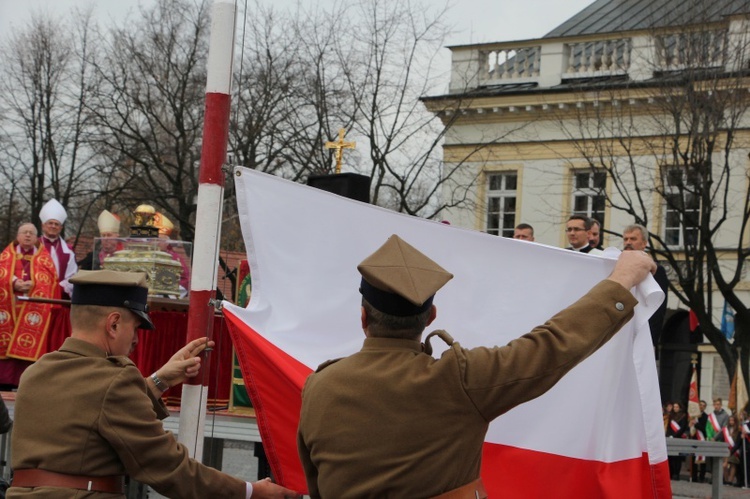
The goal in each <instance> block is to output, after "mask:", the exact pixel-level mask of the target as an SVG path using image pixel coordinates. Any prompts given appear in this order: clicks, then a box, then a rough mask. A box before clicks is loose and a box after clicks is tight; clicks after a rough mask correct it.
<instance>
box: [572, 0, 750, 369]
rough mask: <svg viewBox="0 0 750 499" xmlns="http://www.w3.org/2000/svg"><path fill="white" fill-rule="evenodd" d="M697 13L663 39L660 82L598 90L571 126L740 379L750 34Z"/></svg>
mask: <svg viewBox="0 0 750 499" xmlns="http://www.w3.org/2000/svg"><path fill="white" fill-rule="evenodd" d="M690 6H691V7H690V8H689V9H688V8H686V9H685V11H684V12H682V11H681V12H680V13H679V14H680V15H681V16H683V17H681V18H680V20H679V21H680V22H679V23H675V22H672V23H666V24H667V25H671V26H678V28H676V29H660V30H659V31H654V32H653V33H652V34H651V38H652V40H653V41H654V44H655V45H654V48H655V51H654V54H653V55H654V57H655V60H652V61H651V63H652V64H653V66H652V67H650V71H651V73H653V74H654V76H655V78H654V80H652V81H649V82H648V83H642V82H641V83H635V84H634V83H632V82H629V83H625V84H622V83H613V84H612V85H610V86H609V89H607V90H599V91H594V92H592V91H591V90H590V89H588V90H587V100H588V101H591V99H592V98H593V100H595V101H596V102H597V103H598V106H596V107H591V106H588V107H585V108H581V109H578V111H577V116H576V117H575V119H572V120H571V119H569V118H570V116H564V117H561V119H560V125H561V129H562V130H564V131H565V133H566V134H567V135H568V138H569V139H570V140H571V141H572V142H573V143H574V144H575V145H576V147H577V149H578V151H579V153H580V155H581V157H583V158H585V159H586V161H587V162H588V164H589V166H590V168H591V169H592V170H594V171H605V172H606V173H607V175H608V178H609V179H610V186H611V190H607V189H602V190H601V195H603V196H605V197H606V200H607V203H608V204H609V205H610V206H611V207H612V208H613V209H615V210H619V211H623V212H625V213H627V214H628V215H630V216H631V217H632V219H633V221H634V222H637V223H640V224H643V225H644V226H646V227H649V228H650V229H652V232H651V233H650V236H651V240H652V245H653V248H654V251H653V253H654V257H655V258H656V259H658V260H659V261H661V262H662V263H664V264H665V265H666V266H668V268H669V270H670V279H671V281H672V282H671V290H672V292H674V294H675V296H677V298H678V299H679V300H680V302H682V303H683V304H684V305H685V306H686V307H688V308H689V309H690V310H692V311H693V312H695V314H696V315H697V317H698V320H699V321H700V327H701V331H702V332H703V334H705V336H706V338H707V339H708V340H709V341H710V342H711V344H712V345H714V346H715V347H716V350H717V352H718V353H719V355H720V356H721V358H722V360H723V361H724V364H725V366H726V369H727V371H728V373H729V375H730V378H731V377H732V376H733V375H734V372H735V370H736V366H737V357H738V355H739V354H740V348H741V353H742V356H743V360H744V362H743V363H742V364H743V365H745V366H747V365H748V362H747V361H748V355H750V315H748V314H749V311H748V306H747V303H746V302H745V301H743V299H742V296H741V295H742V292H743V291H742V284H741V283H742V281H743V280H744V279H745V278H746V267H745V263H746V260H747V257H748V255H749V254H750V251H749V250H748V247H747V238H748V222H749V221H750V184H749V183H748V169H747V164H748V163H747V162H748V152H750V141H748V140H747V133H748V128H749V127H750V121H749V118H750V116H748V112H747V111H748V105H749V104H750V98H749V96H748V86H747V76H748V73H749V71H748V70H749V69H750V68H749V67H748V61H749V60H750V57H749V56H750V50H748V49H749V48H750V39H749V38H748V36H749V35H750V33H748V32H747V27H746V26H745V25H743V24H736V25H735V24H730V23H729V22H728V21H726V20H717V22H713V21H714V20H713V19H706V18H705V17H701V18H696V17H695V16H696V13H697V16H703V15H704V14H705V13H706V12H711V11H710V10H706V9H703V8H701V6H703V7H705V5H703V2H699V1H696V2H692V3H690ZM688 14H692V15H693V17H691V18H687V17H685V16H687V15H688ZM742 26H745V30H744V31H743V30H742V29H736V28H741V27H742ZM659 27H662V28H663V25H662V26H659ZM582 95H583V94H582ZM655 205H656V206H658V207H657V208H656V209H654V206H655ZM654 219H657V220H659V222H658V223H654V221H655V220H654ZM657 227H659V228H660V229H657ZM717 298H719V299H720V300H721V302H719V303H718V304H717V303H715V301H716V299H717ZM724 300H726V303H728V304H729V305H731V306H732V308H733V309H734V310H735V311H736V316H735V328H736V329H735V335H734V339H733V342H730V341H729V340H728V339H727V337H726V336H725V335H724V334H723V333H722V331H721V327H720V320H721V318H720V317H717V315H718V314H716V313H715V310H717V308H718V307H717V305H718V306H721V304H722V302H723V301H724ZM744 376H745V381H746V382H747V373H744Z"/></svg>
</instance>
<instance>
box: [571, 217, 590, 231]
mask: <svg viewBox="0 0 750 499" xmlns="http://www.w3.org/2000/svg"><path fill="white" fill-rule="evenodd" d="M571 220H581V221H583V228H584V229H586V230H591V219H590V218H589V217H587V216H586V215H571V216H570V218H568V222H570V221H571Z"/></svg>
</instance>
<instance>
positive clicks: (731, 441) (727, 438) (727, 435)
mask: <svg viewBox="0 0 750 499" xmlns="http://www.w3.org/2000/svg"><path fill="white" fill-rule="evenodd" d="M721 433H722V434H723V435H724V442H726V444H727V447H729V450H732V447H734V439H733V438H732V434H731V433H729V428H728V427H726V426H725V427H724V428H722V429H721Z"/></svg>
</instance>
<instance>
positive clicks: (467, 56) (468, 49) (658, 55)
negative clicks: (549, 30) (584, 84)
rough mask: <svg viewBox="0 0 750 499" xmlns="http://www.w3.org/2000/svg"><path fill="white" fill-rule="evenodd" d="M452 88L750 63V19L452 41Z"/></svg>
mask: <svg viewBox="0 0 750 499" xmlns="http://www.w3.org/2000/svg"><path fill="white" fill-rule="evenodd" d="M451 51H452V61H453V62H452V68H451V85H450V92H451V93H463V92H466V91H469V90H473V89H476V88H481V87H489V86H497V85H508V84H521V83H535V84H537V85H538V86H539V87H541V88H549V87H554V86H556V85H559V84H561V83H563V82H565V81H568V80H573V79H585V78H597V77H607V76H619V75H627V76H628V78H629V79H631V80H633V81H643V80H648V79H650V78H653V77H654V76H655V75H656V74H658V73H660V72H665V71H679V70H684V69H686V68H689V67H690V68H698V69H703V68H706V69H708V68H721V67H724V68H726V70H727V71H736V70H739V69H748V68H750V64H748V62H749V61H750V19H749V18H741V17H740V18H731V19H730V20H729V21H727V22H724V23H718V24H714V25H710V26H705V27H703V28H702V29H692V30H687V29H681V30H674V31H672V32H669V31H662V32H659V33H657V34H648V33H646V34H644V33H643V32H638V33H607V34H599V35H586V36H578V37H572V38H570V39H564V38H556V39H549V40H547V39H544V38H542V39H538V40H527V41H522V42H501V43H488V44H480V45H469V46H457V47H452V48H451Z"/></svg>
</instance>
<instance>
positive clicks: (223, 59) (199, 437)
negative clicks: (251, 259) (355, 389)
mask: <svg viewBox="0 0 750 499" xmlns="http://www.w3.org/2000/svg"><path fill="white" fill-rule="evenodd" d="M236 15H237V5H236V1H235V0H214V4H213V8H212V15H211V38H210V41H209V48H208V65H207V78H206V112H205V116H204V124H203V145H202V149H201V164H200V173H199V185H198V208H197V215H196V220H195V243H194V245H193V265H192V269H193V273H192V278H191V280H190V308H189V310H188V326H187V341H192V340H195V339H198V338H202V337H205V336H208V337H209V338H210V337H211V329H212V326H213V317H214V307H213V300H214V299H215V298H216V265H217V262H218V253H219V235H220V227H221V225H220V224H221V216H222V204H223V196H224V173H223V172H222V166H223V165H224V162H225V160H226V156H227V140H228V138H229V111H230V90H231V84H232V61H233V56H234V36H235V18H236ZM204 358H205V359H206V360H208V358H207V356H206V357H204ZM207 364H208V363H207V362H206V364H205V365H203V367H202V369H203V370H204V372H208V369H209V366H208V365H207ZM208 379H209V376H199V377H195V378H192V379H189V380H188V381H186V382H185V383H184V384H183V388H182V404H181V410H180V427H179V433H178V440H179V441H180V443H182V444H183V445H185V447H187V449H188V452H189V453H190V456H191V457H197V458H198V459H201V458H202V457H203V431H204V426H205V422H206V408H207V405H208V386H206V385H204V383H205V384H207V383H208Z"/></svg>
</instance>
